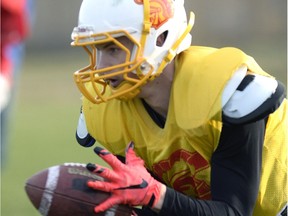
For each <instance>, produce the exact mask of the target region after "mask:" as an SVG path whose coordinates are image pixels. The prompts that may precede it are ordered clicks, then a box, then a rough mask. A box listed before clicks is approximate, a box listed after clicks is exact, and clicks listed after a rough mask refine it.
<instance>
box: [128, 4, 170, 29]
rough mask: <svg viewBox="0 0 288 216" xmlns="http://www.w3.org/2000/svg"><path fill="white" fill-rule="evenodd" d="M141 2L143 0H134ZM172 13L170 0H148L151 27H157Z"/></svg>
mask: <svg viewBox="0 0 288 216" xmlns="http://www.w3.org/2000/svg"><path fill="white" fill-rule="evenodd" d="M134 1H135V2H136V3H137V4H143V0H134ZM173 15H174V8H173V3H172V0H150V22H151V23H152V27H153V28H155V29H158V28H159V27H160V26H161V25H163V24H164V23H165V22H167V21H168V20H169V19H170V18H171V17H173Z"/></svg>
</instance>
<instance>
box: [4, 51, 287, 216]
mask: <svg viewBox="0 0 288 216" xmlns="http://www.w3.org/2000/svg"><path fill="white" fill-rule="evenodd" d="M250 48H251V47H250ZM251 50H252V48H251ZM256 50H257V49H256ZM269 51H270V55H271V52H272V51H273V50H271V49H270V50H269ZM274 52H275V56H278V55H279V49H277V50H274ZM280 52H283V54H282V53H281V58H282V60H281V59H280V61H279V58H276V59H275V61H271V62H269V59H270V58H269V57H267V56H266V55H265V53H267V52H262V51H261V52H259V53H258V54H253V53H252V55H253V56H255V58H256V60H257V61H258V62H259V63H260V65H263V64H262V63H265V64H266V65H269V66H270V67H271V68H268V69H267V71H270V70H271V71H274V74H273V75H276V76H278V77H279V78H280V80H281V81H282V82H284V83H285V84H286V79H287V74H286V65H283V62H286V60H284V61H283V58H285V59H286V53H284V52H286V49H282V50H280ZM85 57H86V56H85ZM85 60H86V59H85ZM270 60H271V59H270ZM267 61H268V62H267ZM85 63H87V62H85ZM85 63H84V62H83V61H81V60H79V59H78V58H76V55H75V54H73V53H72V54H71V53H69V54H67V53H65V52H63V53H62V52H52V53H29V54H28V55H26V57H25V61H24V63H23V70H22V73H21V77H20V79H19V86H18V88H17V91H16V95H15V98H14V103H13V106H12V109H11V112H12V114H13V115H12V119H11V124H10V143H9V145H8V146H7V152H6V154H7V160H6V164H5V165H4V169H2V178H1V180H2V181H1V213H2V214H1V215H2V216H38V215H39V214H38V212H37V210H36V209H34V207H33V206H32V204H31V203H30V201H29V200H28V198H27V196H26V194H25V191H24V185H25V181H26V180H27V178H29V177H30V176H31V175H33V174H35V173H36V172H38V171H40V170H43V169H45V168H47V167H50V166H53V165H57V164H62V163H65V162H81V163H87V162H100V163H102V162H101V161H99V160H98V157H97V156H96V155H95V154H94V153H93V148H88V149H86V148H83V147H81V146H79V145H78V144H77V143H76V140H75V130H76V126H77V122H78V117H79V110H80V105H81V101H80V93H79V92H78V89H77V87H76V86H75V84H74V81H73V78H72V73H73V71H74V70H76V69H78V68H80V67H81V66H85ZM264 69H266V68H265V67H264ZM275 71H276V73H275ZM279 72H281V73H279ZM277 73H279V74H277Z"/></svg>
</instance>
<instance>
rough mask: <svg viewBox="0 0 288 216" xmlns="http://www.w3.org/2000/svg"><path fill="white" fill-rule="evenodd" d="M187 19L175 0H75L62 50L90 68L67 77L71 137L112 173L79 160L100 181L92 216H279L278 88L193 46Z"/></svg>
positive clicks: (282, 188)
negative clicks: (74, 90) (100, 197)
mask: <svg viewBox="0 0 288 216" xmlns="http://www.w3.org/2000/svg"><path fill="white" fill-rule="evenodd" d="M189 17H190V19H189V20H188V21H187V17H186V13H185V8H184V2H183V0H122V1H120V0H117V1H115V0H105V1H104V0H103V1H99V0H98V1H97V0H83V2H82V5H81V8H80V13H79V25H78V26H77V27H75V28H74V30H73V33H72V39H73V42H72V46H80V47H83V48H84V50H85V52H86V53H87V54H88V56H89V60H90V63H89V64H88V66H86V67H84V68H82V69H80V70H78V71H77V72H75V74H74V78H75V82H76V84H77V86H78V88H79V89H80V91H81V92H82V94H83V102H82V110H81V114H80V118H79V123H78V127H77V133H76V135H77V136H76V137H77V140H78V142H79V143H80V144H81V145H82V146H85V147H89V146H92V145H93V144H94V143H95V141H96V140H97V142H99V143H100V144H101V145H102V146H104V147H105V148H101V147H96V148H95V149H94V151H95V152H96V153H97V154H98V155H99V156H100V157H101V158H102V159H103V160H105V161H106V162H107V163H108V164H109V165H110V166H111V168H106V167H103V166H100V165H99V164H94V163H89V164H87V169H89V170H90V171H92V172H95V173H97V174H98V175H101V176H102V177H104V178H106V179H107V182H88V183H87V185H88V186H89V187H91V188H94V189H97V190H103V191H108V192H110V193H111V197H110V198H109V199H107V200H106V201H104V202H103V203H101V204H100V205H98V206H96V207H95V212H101V211H105V210H107V209H108V208H110V207H111V206H113V205H116V204H127V205H131V206H143V209H145V210H143V211H146V212H150V213H147V215H152V212H153V214H159V215H165V216H168V215H173V216H175V215H221V216H222V215H243V216H248V215H255V216H263V215H275V216H276V215H283V214H284V213H285V212H286V210H285V208H286V203H287V185H286V183H287V131H286V130H287V100H286V98H285V88H284V85H283V84H281V83H280V82H279V81H277V80H276V79H275V78H274V77H272V76H271V75H269V74H268V73H267V72H265V71H264V70H263V69H262V68H261V67H260V66H259V65H258V64H257V63H256V61H255V60H254V59H253V58H252V57H251V56H248V55H247V54H245V53H244V52H243V51H241V50H239V49H237V48H232V47H226V48H221V49H216V48H212V47H203V46H191V35H190V30H191V29H192V26H193V24H194V14H193V13H192V12H191V13H190V16H189ZM128 143H129V144H128ZM127 144H128V146H127ZM106 149H107V150H106ZM121 161H122V162H121ZM281 212H282V213H281Z"/></svg>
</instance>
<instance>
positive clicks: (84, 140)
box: [76, 111, 95, 147]
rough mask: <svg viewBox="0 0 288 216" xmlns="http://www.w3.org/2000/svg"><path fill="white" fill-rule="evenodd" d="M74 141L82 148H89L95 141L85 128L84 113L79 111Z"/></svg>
mask: <svg viewBox="0 0 288 216" xmlns="http://www.w3.org/2000/svg"><path fill="white" fill-rule="evenodd" d="M76 139H77V142H78V143H79V144H80V145H81V146H84V147H91V146H93V145H94V143H95V139H94V138H93V137H92V136H91V135H90V134H89V133H88V130H87V127H86V121H85V116H84V113H83V112H82V111H81V113H80V116H79V120H78V125H77V130H76Z"/></svg>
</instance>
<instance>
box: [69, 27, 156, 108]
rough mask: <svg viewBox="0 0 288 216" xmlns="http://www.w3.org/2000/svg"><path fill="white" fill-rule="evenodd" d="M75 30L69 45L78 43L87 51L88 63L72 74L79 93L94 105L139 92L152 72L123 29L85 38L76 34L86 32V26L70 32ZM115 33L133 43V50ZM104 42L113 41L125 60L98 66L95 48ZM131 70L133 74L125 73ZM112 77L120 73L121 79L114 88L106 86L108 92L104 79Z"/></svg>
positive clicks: (139, 49)
mask: <svg viewBox="0 0 288 216" xmlns="http://www.w3.org/2000/svg"><path fill="white" fill-rule="evenodd" d="M76 31H77V32H78V35H77V36H76V37H75V41H74V42H73V43H72V46H82V47H83V48H84V50H85V51H86V52H87V54H88V56H89V61H90V63H89V65H88V66H86V67H84V68H82V69H80V70H78V71H76V72H75V73H74V80H75V82H76V84H77V86H78V88H79V90H80V91H81V93H82V94H83V95H84V96H85V97H86V98H87V99H89V100H90V101H91V102H93V103H96V104H98V103H101V102H106V101H108V100H111V99H114V98H118V99H121V100H128V99H130V98H133V97H135V96H136V95H137V94H138V93H139V92H140V89H139V88H140V87H141V86H142V85H144V84H145V83H146V82H147V81H148V80H149V79H150V78H151V74H152V72H153V67H152V66H151V65H149V64H148V63H147V62H146V61H145V59H143V58H142V57H141V47H140V44H139V43H138V42H137V41H135V40H134V39H133V37H132V36H130V34H129V33H128V32H126V31H114V32H109V33H103V34H91V35H89V37H87V36H80V35H79V32H81V33H83V32H87V31H88V32H89V28H85V29H84V28H79V27H78V28H77V29H74V32H76ZM119 35H121V36H125V37H127V38H128V39H129V40H130V41H131V42H132V43H133V47H134V48H133V53H131V51H130V50H129V49H128V48H127V47H126V46H124V45H123V44H122V43H120V42H119V41H118V40H117V37H119ZM72 37H73V34H72ZM108 43H111V44H114V45H115V46H116V47H117V48H118V49H121V50H122V51H123V52H124V53H125V60H124V61H123V62H121V63H118V64H115V65H112V66H108V67H105V68H99V69H98V68H97V59H99V51H97V48H96V47H97V46H102V45H105V44H108ZM132 55H133V56H132ZM143 70H146V71H145V73H143ZM131 73H133V74H135V75H136V76H135V75H134V76H129V74H131ZM144 74H145V75H144ZM115 76H122V78H123V81H122V82H121V83H120V84H119V85H118V86H117V87H115V88H113V87H110V88H109V89H110V90H109V92H108V91H107V87H108V82H106V81H105V80H109V78H112V77H115Z"/></svg>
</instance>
